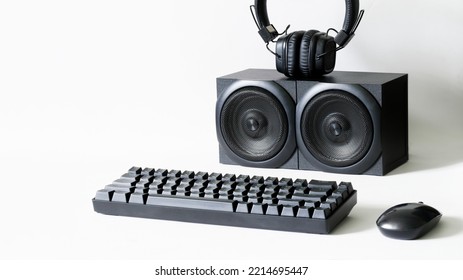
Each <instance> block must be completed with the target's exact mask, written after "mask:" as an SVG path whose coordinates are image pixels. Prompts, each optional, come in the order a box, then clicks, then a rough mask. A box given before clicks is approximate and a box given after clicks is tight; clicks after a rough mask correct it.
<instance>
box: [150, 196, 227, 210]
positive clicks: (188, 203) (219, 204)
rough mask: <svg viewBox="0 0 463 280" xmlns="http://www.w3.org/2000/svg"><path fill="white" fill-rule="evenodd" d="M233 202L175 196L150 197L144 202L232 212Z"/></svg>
mask: <svg viewBox="0 0 463 280" xmlns="http://www.w3.org/2000/svg"><path fill="white" fill-rule="evenodd" d="M232 202H233V201H230V200H217V199H206V198H203V199H191V198H181V197H175V196H157V195H150V196H148V199H147V200H146V205H156V206H170V207H180V208H192V209H203V210H218V211H228V212H233V203H232Z"/></svg>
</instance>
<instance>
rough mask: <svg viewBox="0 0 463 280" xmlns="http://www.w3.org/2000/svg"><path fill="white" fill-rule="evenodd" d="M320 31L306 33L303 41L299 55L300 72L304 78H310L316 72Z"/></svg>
mask: <svg viewBox="0 0 463 280" xmlns="http://www.w3.org/2000/svg"><path fill="white" fill-rule="evenodd" d="M317 33H320V31H318V30H309V31H306V32H305V33H304V36H302V40H301V47H300V54H299V70H300V73H301V75H302V76H303V77H309V76H310V75H312V72H313V71H314V70H315V69H314V68H315V52H316V47H317V44H316V40H317V38H316V34H317Z"/></svg>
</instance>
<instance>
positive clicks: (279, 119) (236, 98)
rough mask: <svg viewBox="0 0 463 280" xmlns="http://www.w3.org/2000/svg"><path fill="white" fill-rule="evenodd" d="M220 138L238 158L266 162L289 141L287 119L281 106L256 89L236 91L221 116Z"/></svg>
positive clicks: (259, 89) (247, 88)
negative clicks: (221, 137)
mask: <svg viewBox="0 0 463 280" xmlns="http://www.w3.org/2000/svg"><path fill="white" fill-rule="evenodd" d="M220 127H221V130H222V136H223V138H224V140H225V142H226V144H227V145H228V147H229V148H230V149H231V150H232V151H233V153H234V154H236V155H237V156H239V157H241V158H243V159H245V160H249V161H265V160H269V159H271V158H273V157H274V156H275V155H277V154H278V153H279V152H280V151H281V149H282V148H283V146H284V145H285V143H286V141H287V138H288V119H287V117H286V113H285V110H284V108H283V106H282V105H281V103H280V102H279V101H278V99H276V98H275V97H274V96H273V95H272V94H271V93H270V92H268V91H267V90H265V89H262V88H257V87H245V88H241V89H239V90H237V91H235V92H234V93H233V94H231V95H230V97H229V98H228V99H227V100H226V101H225V103H224V104H223V107H222V111H221V114H220Z"/></svg>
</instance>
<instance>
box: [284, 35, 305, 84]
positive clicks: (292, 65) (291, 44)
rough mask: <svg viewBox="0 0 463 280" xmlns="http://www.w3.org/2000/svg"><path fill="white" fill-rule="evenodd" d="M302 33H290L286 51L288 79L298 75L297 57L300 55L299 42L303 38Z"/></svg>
mask: <svg viewBox="0 0 463 280" xmlns="http://www.w3.org/2000/svg"><path fill="white" fill-rule="evenodd" d="M304 33H305V32H304V31H296V32H293V33H291V36H290V37H289V39H288V51H287V58H286V64H287V74H286V73H285V75H286V76H289V77H296V76H298V75H299V55H300V50H299V48H300V46H301V40H302V37H303V36H304Z"/></svg>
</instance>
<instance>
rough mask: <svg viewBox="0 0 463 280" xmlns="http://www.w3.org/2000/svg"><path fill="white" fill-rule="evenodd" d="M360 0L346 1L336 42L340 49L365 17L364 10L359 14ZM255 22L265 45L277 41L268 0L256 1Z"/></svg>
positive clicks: (277, 34)
mask: <svg viewBox="0 0 463 280" xmlns="http://www.w3.org/2000/svg"><path fill="white" fill-rule="evenodd" d="M359 8H360V3H359V0H346V14H345V16H344V24H343V26H342V29H341V30H340V31H339V32H338V33H337V35H336V37H335V38H334V41H335V42H336V44H338V45H339V47H340V48H343V47H345V46H346V45H347V44H348V43H349V41H350V40H351V39H352V37H353V36H354V35H355V34H354V33H355V30H356V29H357V26H358V24H359V23H360V20H361V18H362V15H363V10H362V11H360V14H359ZM254 9H255V13H256V14H255V20H256V24H257V26H258V28H259V34H260V36H261V37H262V39H263V40H264V41H265V43H269V42H270V41H273V40H275V38H277V37H278V36H279V35H280V34H279V33H278V31H277V30H276V29H275V27H274V26H273V25H272V24H271V23H270V20H269V18H268V13H267V0H255V2H254Z"/></svg>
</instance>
